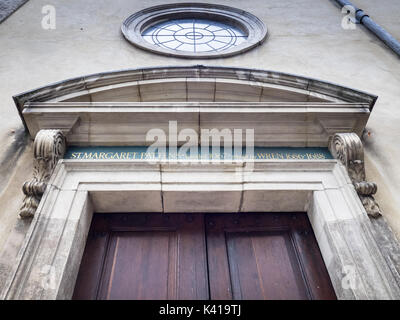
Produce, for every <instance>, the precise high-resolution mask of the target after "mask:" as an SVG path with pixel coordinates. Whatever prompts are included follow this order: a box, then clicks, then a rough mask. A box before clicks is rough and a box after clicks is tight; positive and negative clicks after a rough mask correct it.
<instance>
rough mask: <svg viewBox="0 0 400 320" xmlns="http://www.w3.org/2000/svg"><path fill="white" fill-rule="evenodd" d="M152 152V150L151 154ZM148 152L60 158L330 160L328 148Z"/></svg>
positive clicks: (91, 150)
mask: <svg viewBox="0 0 400 320" xmlns="http://www.w3.org/2000/svg"><path fill="white" fill-rule="evenodd" d="M153 150H154V151H153ZM153 150H151V149H149V147H145V146H143V147H136V146H123V147H106V146H104V147H102V146H99V147H69V148H68V150H67V152H66V154H65V156H64V159H75V160H135V159H136V160H163V159H173V160H174V159H175V160H176V159H180V160H198V159H214V160H217V159H220V160H224V159H230V160H246V159H255V160H258V159H260V160H261V159H264V160H323V159H333V157H332V155H331V154H330V152H329V150H328V148H319V147H315V148H288V147H254V152H252V153H251V154H246V148H242V149H239V150H235V149H233V148H232V149H230V150H229V149H226V150H225V149H224V148H217V149H212V148H211V147H210V148H208V149H202V148H201V147H191V148H190V147H186V148H182V147H178V148H176V149H174V148H165V149H163V148H159V149H153Z"/></svg>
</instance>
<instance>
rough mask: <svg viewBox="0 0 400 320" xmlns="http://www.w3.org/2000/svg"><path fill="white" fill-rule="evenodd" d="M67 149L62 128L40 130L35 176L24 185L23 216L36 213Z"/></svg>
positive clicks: (34, 166) (34, 146)
mask: <svg viewBox="0 0 400 320" xmlns="http://www.w3.org/2000/svg"><path fill="white" fill-rule="evenodd" d="M65 150H66V140H65V137H64V135H63V133H62V131H61V130H40V131H39V132H38V133H37V135H36V137H35V141H34V143H33V153H34V159H33V178H32V179H31V180H29V181H26V182H25V183H24V185H23V186H22V191H23V193H24V194H25V198H24V201H23V204H22V207H21V209H20V212H19V215H20V216H21V218H30V217H33V216H34V215H35V212H36V209H37V207H38V206H39V203H40V199H41V198H42V196H43V193H44V192H45V190H46V187H47V183H48V181H49V179H50V176H51V174H52V173H53V170H54V168H55V166H56V165H57V163H58V160H59V159H62V158H63V156H64V153H65Z"/></svg>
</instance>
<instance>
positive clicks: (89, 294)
mask: <svg viewBox="0 0 400 320" xmlns="http://www.w3.org/2000/svg"><path fill="white" fill-rule="evenodd" d="M73 298H74V299H213V300H219V299H336V296H335V293H334V291H333V288H332V285H331V282H330V279H329V276H328V273H327V270H326V268H325V265H324V262H323V260H322V257H321V253H320V251H319V248H318V245H317V242H316V240H315V237H314V234H313V232H312V229H311V226H310V223H309V221H308V218H307V215H306V214H305V213H267V214H262V213H254V214H253V213H241V214H199V213H194V214H151V213H145V214H138V213H132V214H114V213H113V214H95V215H94V218H93V221H92V225H91V228H90V232H89V236H88V240H87V245H86V248H85V252H84V256H83V259H82V263H81V266H80V271H79V275H78V279H77V282H76V286H75V292H74V296H73Z"/></svg>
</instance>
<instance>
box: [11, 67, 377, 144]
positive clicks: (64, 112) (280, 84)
mask: <svg viewBox="0 0 400 320" xmlns="http://www.w3.org/2000/svg"><path fill="white" fill-rule="evenodd" d="M376 98H377V97H376V96H374V95H371V94H368V93H364V92H361V91H357V90H354V89H351V88H347V87H342V86H339V85H336V84H332V83H328V82H324V81H320V80H315V79H310V78H306V77H300V76H295V75H291V74H285V73H279V72H273V71H265V70H256V69H244V68H228V67H206V66H187V67H157V68H147V69H132V70H124V71H114V72H106V73H98V74H93V75H88V76H84V77H79V78H74V79H69V80H65V81H61V82H57V83H54V84H50V85H48V86H45V87H41V88H38V89H35V90H32V91H28V92H25V93H22V94H19V95H16V96H14V100H15V103H16V105H17V108H18V111H19V112H20V115H21V118H22V119H23V121H24V124H25V126H26V127H27V129H28V130H29V132H30V134H31V136H32V137H34V136H35V135H36V133H37V132H38V131H39V130H41V129H61V130H62V131H63V132H64V133H65V134H66V135H67V139H68V141H69V143H72V144H76V145H144V144H145V141H144V136H145V133H146V130H148V129H149V128H164V127H165V126H167V123H166V121H169V120H177V121H178V122H180V124H181V125H182V126H184V127H185V128H193V129H194V130H200V129H202V128H231V129H233V128H254V129H255V130H256V136H255V143H257V144H258V145H260V146H326V145H327V143H328V139H329V137H330V136H331V135H332V134H333V133H336V132H356V133H357V134H358V135H361V133H362V130H363V129H364V127H365V124H366V122H367V121H368V117H369V114H370V111H371V110H372V107H373V105H374V103H375V101H376Z"/></svg>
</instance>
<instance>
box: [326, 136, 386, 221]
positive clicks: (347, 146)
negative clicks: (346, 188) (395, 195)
mask: <svg viewBox="0 0 400 320" xmlns="http://www.w3.org/2000/svg"><path fill="white" fill-rule="evenodd" d="M329 150H330V151H331V153H332V155H333V157H334V158H336V159H338V160H339V161H340V162H341V163H342V164H343V165H344V166H345V167H346V168H347V172H348V174H349V176H350V179H351V181H352V183H353V185H354V188H355V189H356V191H357V193H358V196H359V197H360V200H361V202H362V204H363V205H364V208H365V211H366V212H367V214H368V215H369V216H371V217H374V218H377V217H379V216H380V215H381V211H380V208H379V205H378V203H377V202H376V200H375V199H374V197H373V195H374V194H375V193H376V191H377V186H376V183H374V182H367V181H365V180H366V179H365V167H364V147H363V144H362V142H361V139H360V138H359V136H358V135H357V134H355V133H336V134H335V135H334V136H333V137H332V139H331V140H330V143H329Z"/></svg>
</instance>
